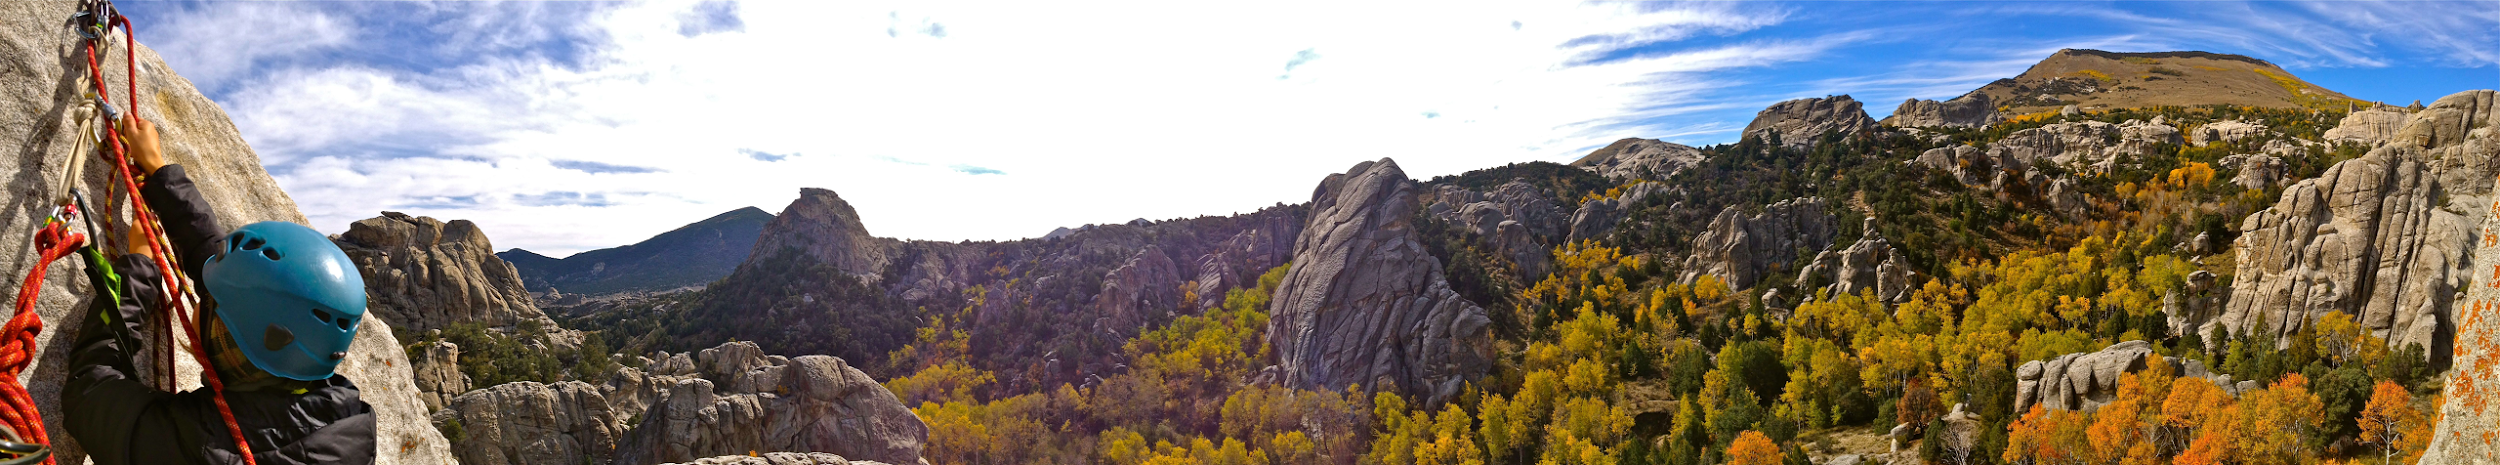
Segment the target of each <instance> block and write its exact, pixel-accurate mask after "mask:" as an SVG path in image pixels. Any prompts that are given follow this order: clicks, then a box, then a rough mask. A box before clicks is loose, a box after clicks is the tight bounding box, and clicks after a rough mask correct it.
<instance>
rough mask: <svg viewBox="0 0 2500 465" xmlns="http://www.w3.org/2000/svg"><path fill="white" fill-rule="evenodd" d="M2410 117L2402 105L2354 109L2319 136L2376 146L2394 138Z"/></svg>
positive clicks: (2336, 140)
mask: <svg viewBox="0 0 2500 465" xmlns="http://www.w3.org/2000/svg"><path fill="white" fill-rule="evenodd" d="M2417 103H2418V102H2417ZM2412 118H2413V111H2412V110H2407V109H2405V108H2404V107H2395V106H2387V105H2378V106H2373V107H2370V108H2367V109H2361V110H2354V111H2353V112H2352V113H2346V114H2344V121H2343V122H2341V123H2338V124H2336V125H2335V128H2334V129H2328V130H2326V134H2325V135H2323V136H2322V137H2320V138H2321V139H2325V140H2326V141H2327V142H2349V143H2355V144H2361V145H2367V146H2372V147H2376V146H2378V144H2383V143H2387V141H2388V140H2389V139H2394V138H2396V131H2397V130H2401V129H2404V126H2405V122H2406V121H2408V120H2411V119H2412Z"/></svg>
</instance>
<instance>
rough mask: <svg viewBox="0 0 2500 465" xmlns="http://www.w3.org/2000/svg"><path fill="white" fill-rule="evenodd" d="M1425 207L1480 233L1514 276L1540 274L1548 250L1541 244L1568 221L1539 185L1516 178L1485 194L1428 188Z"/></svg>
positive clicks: (1454, 188) (1446, 187)
mask: <svg viewBox="0 0 2500 465" xmlns="http://www.w3.org/2000/svg"><path fill="white" fill-rule="evenodd" d="M1429 212H1430V213H1431V214H1432V215H1433V216H1434V217H1436V218H1439V219H1441V220H1442V221H1447V222H1450V223H1451V224H1453V225H1456V226H1458V227H1460V228H1464V229H1466V230H1467V232H1470V233H1474V234H1475V235H1476V236H1477V237H1481V238H1484V241H1485V244H1486V245H1488V246H1491V248H1492V249H1493V250H1494V251H1495V252H1497V253H1500V254H1501V255H1502V256H1503V257H1505V258H1509V259H1510V261H1511V263H1513V264H1517V265H1518V269H1517V270H1516V271H1517V272H1518V275H1519V278H1520V279H1528V280H1533V279H1537V277H1540V276H1544V275H1545V267H1546V265H1547V263H1546V262H1547V261H1549V260H1551V257H1549V256H1548V255H1550V254H1551V253H1552V252H1551V251H1550V250H1548V249H1549V247H1548V246H1547V244H1548V243H1551V242H1553V239H1556V238H1560V237H1562V236H1563V235H1564V234H1567V233H1568V232H1569V231H1567V230H1566V228H1567V227H1568V226H1569V224H1570V223H1569V222H1570V221H1571V217H1569V216H1566V215H1564V214H1563V212H1562V209H1561V208H1559V207H1557V206H1556V205H1555V203H1554V201H1553V200H1551V199H1547V198H1546V197H1545V194H1544V192H1543V190H1542V189H1538V188H1537V187H1536V185H1533V184H1528V183H1527V182H1523V181H1518V180H1513V181H1511V182H1508V183H1503V184H1502V185H1501V186H1500V187H1495V188H1494V189H1493V192H1489V193H1479V192H1476V191H1472V190H1468V189H1466V188H1464V187H1459V186H1456V185H1443V186H1440V187H1438V188H1436V189H1435V190H1434V191H1433V202H1432V205H1431V207H1430V210H1429Z"/></svg>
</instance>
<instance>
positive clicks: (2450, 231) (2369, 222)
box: [2202, 145, 2471, 356]
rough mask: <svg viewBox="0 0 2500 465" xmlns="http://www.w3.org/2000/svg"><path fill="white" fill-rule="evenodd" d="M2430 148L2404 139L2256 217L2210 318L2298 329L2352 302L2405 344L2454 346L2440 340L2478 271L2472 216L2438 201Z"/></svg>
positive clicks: (2372, 324)
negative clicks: (2469, 258) (2471, 258)
mask: <svg viewBox="0 0 2500 465" xmlns="http://www.w3.org/2000/svg"><path fill="white" fill-rule="evenodd" d="M2423 156H2424V154H2423V152H2422V149H2420V148H2417V147H2411V146H2404V145H2390V146H2386V147H2381V148H2379V149H2377V150H2372V151H2371V152H2370V153H2369V154H2368V155H2364V156H2362V157H2361V158H2357V159H2353V160H2347V161H2344V162H2341V163H2337V164H2336V165H2335V166H2333V167H2330V168H2328V169H2327V171H2326V172H2325V173H2324V174H2321V175H2319V176H2318V177H2317V178H2313V179H2306V180H2302V181H2300V182H2298V183H2294V184H2292V185H2291V187H2288V188H2285V189H2284V193H2283V196H2282V199H2281V200H2280V201H2278V202H2276V203H2275V205H2274V206H2273V207H2271V208H2268V209H2266V210H2263V211H2259V212H2257V213H2256V214H2253V215H2249V217H2248V219H2247V220H2246V221H2244V222H2242V223H2241V225H2240V232H2241V236H2240V238H2239V242H2238V248H2239V264H2238V271H2237V275H2238V279H2236V280H2235V281H2234V282H2233V283H2232V284H2231V288H2232V291H2231V300H2230V303H2229V305H2228V307H2227V308H2226V310H2225V311H2224V312H2223V314H2222V315H2221V316H2220V317H2219V318H2217V319H2216V320H2215V321H2214V322H2212V323H2209V324H2208V325H2213V324H2218V325H2222V326H2225V327H2228V328H2230V329H2231V332H2232V334H2244V333H2246V332H2247V331H2252V330H2254V329H2255V327H2256V326H2258V325H2259V324H2260V321H2263V322H2264V323H2263V324H2264V325H2265V326H2266V327H2268V328H2270V329H2271V330H2272V331H2274V332H2275V333H2277V334H2279V335H2288V334H2291V333H2292V332H2295V331H2298V330H2299V329H2300V328H2302V327H2304V326H2307V324H2308V323H2309V321H2310V320H2313V319H2315V318H2317V317H2320V316H2324V315H2325V314H2327V313H2329V312H2343V313H2345V314H2347V315H2352V316H2353V317H2354V318H2355V319H2356V320H2357V321H2358V322H2359V323H2361V325H2362V327H2364V328H2368V329H2370V330H2371V332H2372V333H2373V334H2377V335H2379V336H2382V337H2385V338H2387V340H2388V343H2389V344H2391V345H2394V346H2396V347H2400V348H2401V347H2403V346H2405V345H2408V344H2421V345H2422V346H2423V348H2424V349H2432V348H2438V347H2444V346H2440V345H2438V344H2437V342H2436V338H2437V337H2439V335H2440V333H2441V331H2440V327H2441V324H2442V323H2441V322H2442V320H2444V319H2447V318H2449V312H2450V307H2451V299H2452V297H2451V296H2452V294H2454V293H2455V292H2456V291H2457V290H2458V289H2460V288H2462V286H2463V285H2464V284H2465V283H2464V281H2465V279H2467V276H2466V275H2467V274H2468V273H2467V271H2468V270H2467V269H2466V268H2465V267H2466V265H2467V262H2466V261H2465V260H2464V258H2465V257H2464V253H2465V252H2466V249H2465V247H2466V246H2469V245H2471V242H2470V239H2471V237H2470V235H2469V231H2468V230H2467V229H2468V228H2467V226H2466V224H2467V223H2465V222H2464V218H2463V217H2461V216H2459V215H2457V214H2456V213H2453V212H2449V211H2446V210H2442V209H2439V208H2438V205H2435V204H2434V203H2433V202H2435V201H2436V196H2437V195H2438V192H2437V190H2438V189H2439V186H2437V185H2436V184H2437V181H2436V180H2435V176H2434V175H2433V174H2432V173H2431V172H2430V169H2429V167H2427V166H2425V165H2424V164H2423V163H2422V162H2421V161H2419V160H2420V159H2421V158H2422V157H2423ZM2208 327H2210V326H2208ZM2202 331H2206V332H2210V331H2211V330H2210V329H2203V330H2202ZM2432 353H2433V355H2434V356H2436V355H2439V352H2438V351H2432Z"/></svg>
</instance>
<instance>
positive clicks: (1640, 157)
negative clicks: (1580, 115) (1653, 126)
mask: <svg viewBox="0 0 2500 465" xmlns="http://www.w3.org/2000/svg"><path fill="white" fill-rule="evenodd" d="M1703 158H1704V157H1703V156H1702V154H1701V149H1696V148H1692V147H1691V146H1686V145H1684V144H1678V143H1674V142H1667V141H1662V140H1657V139H1641V138H1627V139H1623V140H1617V141H1615V143H1613V144H1607V145H1606V146H1605V147H1604V148H1599V149H1597V151H1594V152H1589V154H1588V155H1586V156H1582V157H1580V159H1579V160H1574V161H1572V162H1571V166H1577V167H1580V168H1583V169H1587V170H1589V171H1594V172H1596V173H1597V174H1598V175H1601V176H1605V177H1606V179H1612V180H1616V181H1629V180H1634V179H1653V180H1655V179H1666V178H1667V177H1669V176H1674V175H1675V174H1676V173H1678V172H1682V171H1684V169H1685V168H1690V167H1692V166H1693V165H1698V164H1701V161H1702V160H1703Z"/></svg>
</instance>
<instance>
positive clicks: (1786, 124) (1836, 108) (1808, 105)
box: [1745, 95, 1881, 148]
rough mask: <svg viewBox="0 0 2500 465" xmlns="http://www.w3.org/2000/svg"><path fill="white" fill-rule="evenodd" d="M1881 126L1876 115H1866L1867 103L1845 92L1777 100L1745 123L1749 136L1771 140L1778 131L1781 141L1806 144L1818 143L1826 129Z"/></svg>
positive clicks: (1844, 131) (1853, 130) (1850, 130)
mask: <svg viewBox="0 0 2500 465" xmlns="http://www.w3.org/2000/svg"><path fill="white" fill-rule="evenodd" d="M1879 128H1881V126H1880V125H1877V124H1876V123H1875V118H1871V117H1868V116H1866V108H1865V107H1864V106H1863V105H1860V104H1858V101H1857V100H1856V99H1852V98H1849V96H1847V95H1842V96H1837V97H1825V98H1805V99H1796V100H1790V101H1785V102H1780V103H1777V104H1773V105H1771V107H1770V108H1765V109H1763V110H1762V113H1760V114H1756V115H1754V118H1753V123H1752V124H1747V125H1745V137H1754V138H1761V139H1763V140H1769V139H1770V136H1771V135H1772V134H1778V135H1779V139H1780V145H1784V146H1788V147H1796V148H1804V147H1812V146H1814V139H1815V138H1818V137H1822V136H1823V135H1824V134H1826V133H1833V132H1837V133H1841V134H1843V135H1852V134H1857V133H1860V132H1865V131H1869V130H1875V129H1879Z"/></svg>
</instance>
